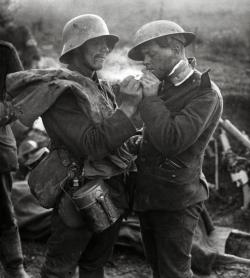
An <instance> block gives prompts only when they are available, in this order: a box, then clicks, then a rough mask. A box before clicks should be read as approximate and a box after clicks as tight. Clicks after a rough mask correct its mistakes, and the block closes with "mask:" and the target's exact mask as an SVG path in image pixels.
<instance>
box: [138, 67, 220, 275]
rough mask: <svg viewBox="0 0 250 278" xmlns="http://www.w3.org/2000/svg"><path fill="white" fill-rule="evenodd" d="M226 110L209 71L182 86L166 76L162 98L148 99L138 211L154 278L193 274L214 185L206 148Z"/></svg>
mask: <svg viewBox="0 0 250 278" xmlns="http://www.w3.org/2000/svg"><path fill="white" fill-rule="evenodd" d="M221 112H222V98H221V95H220V91H219V89H218V87H217V86H216V85H215V84H214V83H213V82H211V80H210V78H209V75H208V72H206V73H203V74H201V73H199V72H198V71H197V70H194V72H193V73H192V75H191V76H190V77H189V78H188V79H187V80H185V81H184V82H183V83H181V84H180V85H178V86H175V84H174V83H173V82H170V80H169V79H168V78H166V79H165V80H164V81H163V82H162V84H161V88H160V89H159V94H158V96H152V97H147V98H145V99H144V100H143V101H142V103H141V105H140V113H141V117H142V119H143V122H144V123H145V129H144V136H143V140H142V143H141V147H140V154H139V157H138V160H137V162H138V177H137V184H136V189H135V201H134V209H135V210H136V211H137V212H138V213H139V217H140V222H141V230H142V236H143V239H144V244H145V248H146V251H147V254H148V259H149V261H150V263H151V266H152V269H153V272H154V277H171V278H172V277H174V278H177V277H180V278H184V277H191V276H192V275H191V273H190V264H191V258H190V251H191V244H192V236H193V233H194V229H195V227H196V225H197V221H198V218H199V214H200V212H201V211H202V209H203V201H204V200H206V199H207V198H208V188H207V184H206V180H205V177H204V175H203V174H202V162H203V156H204V151H205V148H206V146H207V144H208V141H209V139H210V137H211V135H212V133H213V132H214V130H215V128H216V126H217V124H218V121H219V118H220V116H221Z"/></svg>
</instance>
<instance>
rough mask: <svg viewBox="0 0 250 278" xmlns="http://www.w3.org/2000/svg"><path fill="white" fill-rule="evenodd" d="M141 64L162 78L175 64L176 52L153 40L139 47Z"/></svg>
mask: <svg viewBox="0 0 250 278" xmlns="http://www.w3.org/2000/svg"><path fill="white" fill-rule="evenodd" d="M141 53H142V55H143V58H144V60H143V64H144V65H145V67H146V69H147V70H149V71H151V72H152V73H153V74H154V75H155V76H156V77H157V78H159V79H160V80H162V79H163V78H164V77H165V76H166V75H168V74H169V73H170V72H171V70H172V68H173V67H174V65H175V64H176V54H175V52H174V50H173V49H171V48H170V47H160V46H159V45H158V43H156V42H155V41H154V40H152V41H149V42H147V43H145V44H144V45H143V46H142V47H141Z"/></svg>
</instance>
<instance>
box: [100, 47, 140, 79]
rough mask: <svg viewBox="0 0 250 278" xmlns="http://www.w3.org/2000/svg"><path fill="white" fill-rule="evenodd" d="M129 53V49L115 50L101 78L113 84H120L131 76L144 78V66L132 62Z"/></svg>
mask: <svg viewBox="0 0 250 278" xmlns="http://www.w3.org/2000/svg"><path fill="white" fill-rule="evenodd" d="M127 53H128V48H127V47H123V48H119V49H115V50H113V51H112V52H111V53H110V54H109V56H108V57H107V59H106V61H105V64H104V67H103V69H102V70H101V71H100V76H101V78H103V79H104V80H107V81H109V82H111V83H119V82H120V81H122V80H123V79H124V78H125V77H127V76H129V75H133V76H134V77H135V78H137V79H139V78H140V77H141V76H142V69H143V65H142V63H136V62H134V61H132V60H130V59H129V58H128V57H127Z"/></svg>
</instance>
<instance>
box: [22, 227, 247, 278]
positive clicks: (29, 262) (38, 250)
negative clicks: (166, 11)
mask: <svg viewBox="0 0 250 278" xmlns="http://www.w3.org/2000/svg"><path fill="white" fill-rule="evenodd" d="M229 230H230V229H223V228H219V227H218V231H219V234H220V237H221V238H220V239H219V240H218V242H219V244H221V246H222V247H223V244H224V242H225V239H226V237H227V235H228V232H229ZM23 251H24V255H25V257H24V259H25V260H24V262H25V267H26V269H27V271H28V273H29V274H30V275H31V278H39V277H40V275H39V271H40V268H41V265H42V263H43V261H44V254H45V243H41V242H28V241H23ZM105 273H106V276H107V278H149V277H151V272H150V268H149V266H148V264H147V263H146V262H145V258H144V257H143V256H141V255H140V254H138V253H135V252H134V251H133V250H130V249H127V248H123V247H122V248H121V247H119V248H118V247H116V248H115V251H114V255H113V260H112V261H111V262H109V263H108V264H107V265H106V267H105ZM74 278H77V273H76V275H75V277H74ZM195 278H250V269H247V268H245V267H241V266H239V265H234V266H229V267H227V268H218V269H216V270H214V271H213V273H212V274H211V275H209V276H204V275H199V274H197V273H196V274H195Z"/></svg>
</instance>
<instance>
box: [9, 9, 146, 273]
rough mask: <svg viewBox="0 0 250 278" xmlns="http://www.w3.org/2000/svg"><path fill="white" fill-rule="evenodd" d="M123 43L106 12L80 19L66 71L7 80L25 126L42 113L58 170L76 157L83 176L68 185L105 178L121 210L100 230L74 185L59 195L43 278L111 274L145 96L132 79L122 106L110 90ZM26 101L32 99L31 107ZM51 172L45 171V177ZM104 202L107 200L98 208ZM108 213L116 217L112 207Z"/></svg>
mask: <svg viewBox="0 0 250 278" xmlns="http://www.w3.org/2000/svg"><path fill="white" fill-rule="evenodd" d="M117 41H118V37H117V36H115V35H111V34H110V33H109V31H108V28H107V26H106V23H105V22H104V21H103V19H102V18H100V17H99V16H96V15H92V14H86V15H81V16H78V17H75V18H73V19H72V20H70V21H69V22H68V23H67V24H66V25H65V27H64V30H63V49H62V53H61V56H60V61H61V62H62V63H64V64H66V65H67V69H59V70H55V69H53V70H49V69H47V70H30V71H25V72H22V73H16V74H12V75H11V76H10V77H9V79H8V80H9V82H7V83H9V84H10V86H9V87H8V93H9V94H10V95H11V96H12V97H13V96H14V95H16V94H18V99H17V100H16V99H14V102H13V103H14V104H16V102H18V100H20V99H22V96H24V99H22V100H21V106H20V109H21V110H22V111H21V112H22V113H21V114H20V116H21V118H22V121H23V123H27V122H29V120H28V118H29V117H28V116H29V115H30V114H31V119H30V120H31V122H32V119H33V120H34V118H36V117H37V116H40V115H41V117H42V120H43V123H44V126H45V129H46V131H47V134H48V136H49V137H50V139H51V152H50V155H49V156H48V158H50V157H53V156H52V155H53V154H58V156H57V161H58V160H61V161H59V163H57V164H56V165H57V166H56V167H62V164H64V163H66V162H67V159H69V158H73V160H74V161H75V164H74V165H75V166H77V169H78V170H80V171H78V178H77V179H74V180H68V182H67V184H66V187H67V188H68V187H69V188H70V189H74V186H76V188H78V187H80V189H81V188H82V189H84V188H85V185H86V182H87V181H88V179H91V178H93V177H96V176H97V177H102V178H103V179H105V181H106V184H107V187H108V190H109V194H110V199H112V202H111V203H113V205H114V206H115V207H116V212H117V217H116V218H115V219H116V220H117V221H112V222H114V223H113V224H112V225H110V226H109V227H106V229H104V230H103V231H99V232H97V231H96V230H94V229H92V228H91V226H90V225H89V223H87V222H86V221H84V220H83V219H82V215H81V214H80V212H79V211H78V210H76V208H75V206H74V205H73V203H72V200H71V197H72V191H74V190H69V191H68V193H65V192H64V193H63V194H62V195H60V197H59V199H58V200H57V202H56V204H55V205H54V204H53V205H52V206H53V207H54V215H53V219H52V234H51V237H50V239H49V241H48V252H47V254H46V260H45V263H44V265H43V268H42V278H50V277H51V278H52V277H58V278H66V277H72V275H73V273H74V271H75V268H76V266H77V265H78V266H79V275H80V277H81V278H91V277H95V278H99V277H100V278H102V277H104V269H103V267H104V264H105V262H106V261H107V260H108V259H109V258H110V256H111V253H112V248H113V245H114V242H115V239H116V237H117V235H118V229H119V227H120V223H121V220H122V217H123V214H124V212H125V210H126V209H127V208H128V200H127V197H126V193H125V187H124V177H125V174H126V173H127V171H129V170H131V169H133V167H134V164H133V156H132V155H131V154H130V153H129V151H128V149H127V147H126V145H125V144H124V142H125V141H126V140H127V139H128V138H130V137H131V136H132V135H134V134H135V133H136V129H135V127H134V125H133V122H132V116H133V115H134V113H135V112H136V110H137V105H138V103H139V102H140V101H141V98H142V89H141V87H140V82H139V81H138V80H135V79H134V78H133V77H128V78H126V79H125V80H124V81H123V83H122V84H121V89H120V91H121V93H124V94H125V95H126V96H127V97H125V98H124V100H123V102H122V103H121V105H120V107H119V108H118V107H117V105H116V102H115V99H114V94H113V92H112V91H111V89H110V87H109V86H108V84H107V83H106V82H103V81H101V80H99V78H98V75H97V71H98V70H100V69H101V68H102V67H103V63H104V61H105V59H106V57H107V55H108V53H109V52H110V51H111V50H112V49H113V47H114V45H115V43H116V42H117ZM33 97H34V98H35V99H33ZM31 100H32V101H31ZM26 101H27V102H29V101H31V103H32V104H33V106H32V109H30V106H31V105H28V104H27V103H25V102H26ZM37 113H38V115H37ZM34 114H36V115H34ZM24 118H25V119H26V120H27V121H24ZM62 153H63V154H64V157H65V156H66V155H65V154H68V156H67V158H66V159H65V158H64V159H63V158H62V156H60V155H61V154H62ZM46 161H47V160H46ZM52 161H53V160H52ZM40 165H43V164H42V163H41V164H40ZM40 165H39V166H40ZM53 165H55V164H52V165H51V167H49V168H48V169H49V170H48V172H49V171H50V172H51V178H52V179H53V177H54V176H55V173H57V171H58V168H56V167H55V166H54V168H53ZM59 165H60V166H59ZM83 165H84V167H83ZM39 166H38V167H39ZM40 167H41V166H40ZM60 169H61V168H60ZM35 170H36V168H35V169H34V171H35ZM41 172H42V171H41ZM33 173H34V172H33ZM48 175H49V173H47V172H44V173H42V177H41V178H43V177H47V176H48ZM31 176H32V173H31ZM31 176H30V177H31ZM40 180H41V179H40ZM30 184H31V182H30ZM66 187H65V188H66ZM65 190H66V189H65ZM46 192H47V191H46ZM46 192H45V193H46ZM48 193H49V192H48ZM69 196H70V197H69ZM90 197H91V196H90ZM93 200H95V199H93ZM103 206H105V204H104V203H102V205H101V206H100V205H99V207H101V208H102V207H103ZM104 211H106V212H105V214H108V215H110V214H109V213H107V211H109V209H108V208H107V210H105V209H104ZM95 213H96V212H94V214H95ZM99 220H100V222H101V221H102V220H103V219H101V218H100V219H99Z"/></svg>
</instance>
